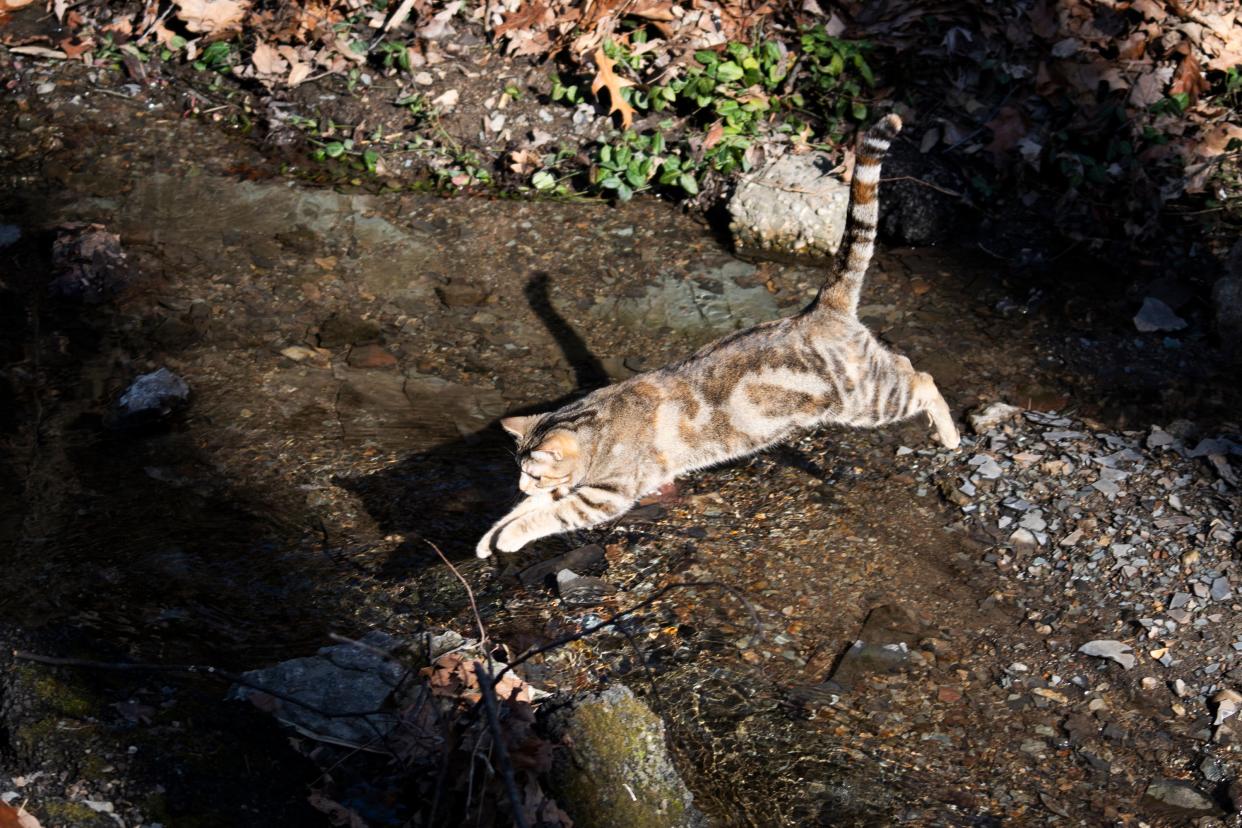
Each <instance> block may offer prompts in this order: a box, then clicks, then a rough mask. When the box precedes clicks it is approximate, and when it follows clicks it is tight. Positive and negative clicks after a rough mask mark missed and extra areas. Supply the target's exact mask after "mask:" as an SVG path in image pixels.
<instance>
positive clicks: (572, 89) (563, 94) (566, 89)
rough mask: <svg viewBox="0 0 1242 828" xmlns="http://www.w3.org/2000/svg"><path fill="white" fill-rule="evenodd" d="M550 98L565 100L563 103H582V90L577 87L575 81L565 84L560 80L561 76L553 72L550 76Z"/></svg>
mask: <svg viewBox="0 0 1242 828" xmlns="http://www.w3.org/2000/svg"><path fill="white" fill-rule="evenodd" d="M551 94H552V100H554V101H565V103H569V104H574V105H575V106H576V105H577V104H580V103H582V90H581V89H579V88H578V85H577V84H576V83H574V84H568V85H566V84H565V83H563V82H562V81H561V76H560V75H557V74H554V75H553V76H552V93H551Z"/></svg>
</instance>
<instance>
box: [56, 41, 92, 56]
mask: <svg viewBox="0 0 1242 828" xmlns="http://www.w3.org/2000/svg"><path fill="white" fill-rule="evenodd" d="M57 45H58V46H60V48H61V50H62V51H64V53H65V54H66V55H67V56H68V57H69V59H70V60H74V59H76V58H79V57H81V56H82V55H84V54H86V53H87V52H89V51H90V50H91V49H93V48H94V47H95V41H94V40H93V39H91V38H89V37H88V38H87V39H86V40H83V41H82V42H81V43H77V44H75V43H74V42H73V38H71V37H66V38H65V39H64V40H62V41H61V42H60V43H58V44H57Z"/></svg>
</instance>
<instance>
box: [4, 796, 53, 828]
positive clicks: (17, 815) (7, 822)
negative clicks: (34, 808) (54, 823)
mask: <svg viewBox="0 0 1242 828" xmlns="http://www.w3.org/2000/svg"><path fill="white" fill-rule="evenodd" d="M0 828H43V826H42V825H40V824H39V820H37V819H36V818H35V815H34V814H32V813H30V812H29V811H27V810H26V809H25V808H23V807H19V808H14V807H12V806H10V805H5V804H4V803H3V802H0Z"/></svg>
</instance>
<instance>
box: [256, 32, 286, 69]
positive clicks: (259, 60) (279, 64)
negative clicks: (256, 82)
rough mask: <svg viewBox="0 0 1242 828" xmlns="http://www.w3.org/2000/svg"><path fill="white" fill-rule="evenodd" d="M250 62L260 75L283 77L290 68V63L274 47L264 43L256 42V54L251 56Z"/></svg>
mask: <svg viewBox="0 0 1242 828" xmlns="http://www.w3.org/2000/svg"><path fill="white" fill-rule="evenodd" d="M250 62H251V63H253V64H254V70H255V71H256V72H258V73H259V74H260V75H267V76H269V77H270V76H272V75H283V74H284V73H285V70H286V69H288V68H289V63H288V61H286V60H285V59H284V58H283V57H281V55H280V52H278V51H277V50H276V48H275V47H274V46H271V45H270V44H268V43H265V42H263V41H262V40H257V41H255V44H254V54H253V55H251V56H250Z"/></svg>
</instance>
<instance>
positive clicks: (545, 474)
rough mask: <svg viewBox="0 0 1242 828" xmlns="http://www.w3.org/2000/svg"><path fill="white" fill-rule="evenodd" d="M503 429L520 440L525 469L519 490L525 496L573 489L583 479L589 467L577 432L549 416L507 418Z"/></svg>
mask: <svg viewBox="0 0 1242 828" xmlns="http://www.w3.org/2000/svg"><path fill="white" fill-rule="evenodd" d="M500 425H501V427H502V428H504V430H505V431H507V432H509V433H510V434H512V435H513V436H514V437H515V438H516V439H517V458H518V465H519V466H520V467H521V469H522V477H521V479H520V480H519V481H518V488H520V489H521V490H522V491H523V492H525V493H526V494H535V493H537V492H540V491H546V492H551V491H556V490H558V489H567V488H571V487H573V486H574V485H576V484H577V483H578V482H579V481H580V480H581V479H582V477H583V476H584V474H585V470H586V464H585V462H584V458H583V456H582V454H583V451H582V441H581V440H580V437H579V434H578V432H577V430H575V429H573V428H569V427H565V426H563V425H560V424H557V423H555V422H553V421H552V420H550V418H549V417H548V416H547V415H546V414H532V415H530V416H525V417H505V418H504V419H503V420H501V421H500Z"/></svg>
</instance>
